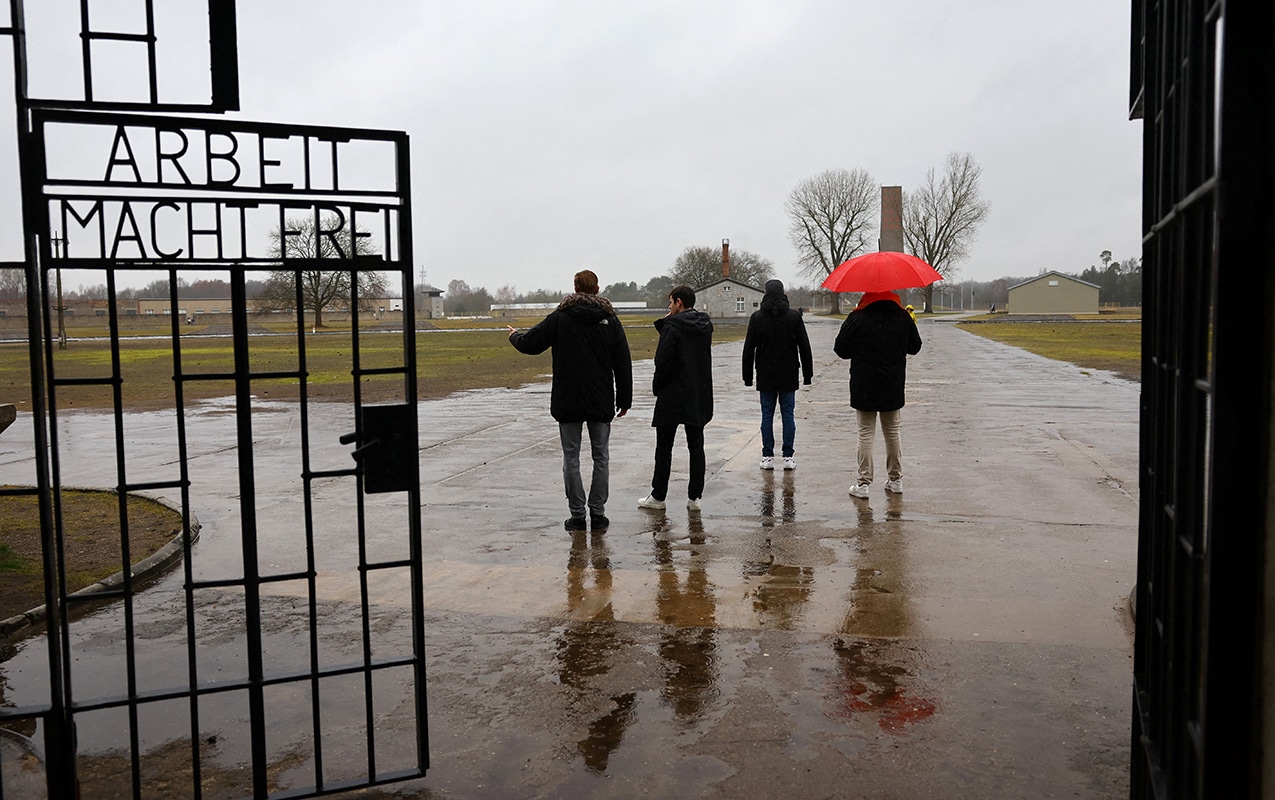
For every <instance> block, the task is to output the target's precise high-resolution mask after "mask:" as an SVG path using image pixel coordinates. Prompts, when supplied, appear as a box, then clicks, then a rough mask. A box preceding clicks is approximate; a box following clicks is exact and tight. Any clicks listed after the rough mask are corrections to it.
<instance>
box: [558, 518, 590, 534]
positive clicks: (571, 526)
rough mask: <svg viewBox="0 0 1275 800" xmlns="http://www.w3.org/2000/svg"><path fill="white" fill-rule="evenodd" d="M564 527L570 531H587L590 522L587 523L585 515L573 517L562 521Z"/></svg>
mask: <svg viewBox="0 0 1275 800" xmlns="http://www.w3.org/2000/svg"><path fill="white" fill-rule="evenodd" d="M562 527H564V528H566V529H567V530H569V531H587V530H588V529H589V526H588V524H586V523H585V520H584V517H571V518H570V519H568V520H566V521H565V522H563V523H562Z"/></svg>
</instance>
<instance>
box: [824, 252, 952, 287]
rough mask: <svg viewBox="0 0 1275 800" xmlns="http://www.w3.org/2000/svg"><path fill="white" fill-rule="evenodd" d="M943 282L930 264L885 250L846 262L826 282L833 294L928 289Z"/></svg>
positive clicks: (905, 254)
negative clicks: (937, 282)
mask: <svg viewBox="0 0 1275 800" xmlns="http://www.w3.org/2000/svg"><path fill="white" fill-rule="evenodd" d="M941 280H943V276H942V275H940V274H938V272H936V271H935V270H934V267H931V266H930V265H929V264H927V263H925V262H924V261H922V260H921V259H919V258H917V257H916V256H910V255H908V254H907V253H894V252H891V251H889V250H883V251H881V252H879V253H865V254H864V255H861V256H855V257H854V258H852V259H850V260H849V261H846V262H845V263H843V264H841V266H839V267H837V268H836V269H834V270H833V271H832V274H831V275H829V276H828V277H827V278H825V279H824V281H823V288H825V289H830V290H832V291H834V292H888V291H891V290H893V289H910V288H912V287H916V286H929V285H930V284H931V283H934V282H935V281H941Z"/></svg>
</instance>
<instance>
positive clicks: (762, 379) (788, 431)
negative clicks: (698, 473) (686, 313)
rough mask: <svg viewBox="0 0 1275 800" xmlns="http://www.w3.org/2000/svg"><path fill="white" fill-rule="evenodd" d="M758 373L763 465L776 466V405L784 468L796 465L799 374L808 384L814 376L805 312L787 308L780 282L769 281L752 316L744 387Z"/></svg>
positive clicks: (772, 467) (769, 467) (745, 345)
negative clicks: (780, 427) (781, 432)
mask: <svg viewBox="0 0 1275 800" xmlns="http://www.w3.org/2000/svg"><path fill="white" fill-rule="evenodd" d="M754 369H756V373H757V396H758V397H759V398H760V399H761V468H762V469H774V468H775V405H776V403H778V405H779V413H780V417H781V419H782V420H783V431H784V441H783V450H782V452H783V458H784V469H795V468H796V467H797V461H796V459H795V458H794V457H793V440H794V439H795V437H796V434H797V421H796V418H795V415H794V410H795V407H796V405H797V376H798V372H799V371H800V375H801V377H802V379H803V382H804V383H805V384H806V385H807V386H809V385H810V380H811V379H812V378H813V377H814V369H815V368H814V363H813V358H812V356H811V354H810V337H809V336H807V335H806V323H805V321H804V320H803V319H802V318H801V312H800V311H796V310H794V309H791V308H789V307H788V295H786V294H784V284H783V283H782V282H781V281H777V280H770V281H766V295H765V296H764V297H763V298H762V300H761V308H759V309H758V310H756V311H754V312H753V315H752V317H750V318H749V320H748V333H747V334H746V335H745V337H744V385H745V386H752V385H753V371H754Z"/></svg>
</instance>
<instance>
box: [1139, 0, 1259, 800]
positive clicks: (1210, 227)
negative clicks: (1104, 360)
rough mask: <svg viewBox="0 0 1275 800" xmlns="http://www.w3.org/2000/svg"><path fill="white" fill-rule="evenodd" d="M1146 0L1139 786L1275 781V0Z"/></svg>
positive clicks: (1214, 792)
mask: <svg viewBox="0 0 1275 800" xmlns="http://www.w3.org/2000/svg"><path fill="white" fill-rule="evenodd" d="M1132 6H1133V52H1132V55H1133V81H1132V94H1131V100H1132V116H1133V117H1135V118H1141V119H1142V120H1143V123H1142V124H1143V131H1144V136H1143V159H1144V162H1143V163H1144V170H1143V185H1144V195H1143V233H1144V238H1143V261H1142V266H1143V287H1144V289H1143V292H1144V303H1143V369H1142V412H1141V415H1142V416H1141V436H1142V440H1141V441H1142V445H1141V450H1142V454H1141V475H1140V480H1141V495H1142V496H1141V520H1140V534H1139V554H1138V589H1137V604H1136V612H1137V632H1136V644H1135V663H1134V709H1133V712H1134V713H1133V763H1132V793H1131V794H1132V796H1133V797H1135V798H1212V797H1235V798H1241V797H1259V796H1267V795H1269V788H1267V789H1266V792H1265V794H1264V793H1263V778H1262V772H1263V761H1264V758H1265V756H1264V746H1263V738H1264V736H1263V727H1264V725H1268V724H1269V723H1264V722H1263V706H1264V703H1263V699H1264V694H1265V692H1266V691H1267V690H1268V689H1267V688H1266V687H1267V686H1268V682H1267V681H1266V679H1265V675H1266V671H1267V669H1268V668H1266V667H1264V666H1263V661H1264V659H1266V658H1269V655H1264V653H1263V649H1264V644H1263V642H1264V639H1265V637H1266V636H1267V633H1266V631H1267V630H1268V629H1269V621H1268V620H1267V621H1264V611H1263V608H1264V605H1267V604H1268V600H1267V599H1266V596H1267V590H1266V586H1267V583H1268V579H1267V578H1266V574H1267V572H1268V570H1269V566H1268V562H1269V554H1268V553H1267V544H1266V542H1267V539H1268V536H1269V532H1268V531H1269V522H1268V518H1269V517H1268V515H1269V491H1270V490H1269V481H1270V478H1271V474H1270V467H1269V465H1270V448H1271V444H1272V443H1271V407H1272V406H1271V401H1272V389H1271V381H1272V376H1273V373H1275V370H1273V369H1272V352H1273V350H1272V340H1271V335H1270V326H1271V303H1272V294H1273V292H1275V213H1273V212H1272V210H1271V209H1272V204H1271V191H1272V188H1275V169H1273V168H1272V162H1271V153H1272V152H1275V117H1273V116H1272V109H1275V57H1273V56H1272V54H1275V6H1273V5H1272V4H1271V3H1270V2H1267V1H1266V0H1226V1H1223V0H1209V1H1208V2H1205V1H1204V0H1135V2H1134V3H1133V4H1132ZM1266 703H1269V700H1268V699H1267V700H1266ZM1266 772H1267V773H1269V767H1267V768H1266Z"/></svg>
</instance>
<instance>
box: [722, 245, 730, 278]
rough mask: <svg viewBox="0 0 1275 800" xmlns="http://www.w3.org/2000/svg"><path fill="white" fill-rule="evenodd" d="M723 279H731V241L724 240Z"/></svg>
mask: <svg viewBox="0 0 1275 800" xmlns="http://www.w3.org/2000/svg"><path fill="white" fill-rule="evenodd" d="M722 277H723V278H729V277H730V239H722Z"/></svg>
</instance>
